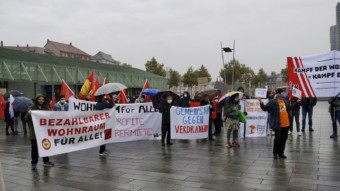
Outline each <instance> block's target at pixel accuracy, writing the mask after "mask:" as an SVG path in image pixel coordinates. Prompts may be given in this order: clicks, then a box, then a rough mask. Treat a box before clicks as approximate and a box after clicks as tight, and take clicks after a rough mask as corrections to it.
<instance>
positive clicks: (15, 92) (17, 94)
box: [3, 90, 24, 99]
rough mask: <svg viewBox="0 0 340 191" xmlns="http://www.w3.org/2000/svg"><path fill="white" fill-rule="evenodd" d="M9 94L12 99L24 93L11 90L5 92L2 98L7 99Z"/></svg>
mask: <svg viewBox="0 0 340 191" xmlns="http://www.w3.org/2000/svg"><path fill="white" fill-rule="evenodd" d="M10 94H12V96H13V97H18V96H22V95H24V93H22V92H21V91H18V90H11V91H8V92H6V93H5V94H4V95H3V96H4V98H5V99H8V98H9V95H10Z"/></svg>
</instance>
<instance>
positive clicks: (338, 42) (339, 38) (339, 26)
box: [329, 3, 340, 51]
mask: <svg viewBox="0 0 340 191" xmlns="http://www.w3.org/2000/svg"><path fill="white" fill-rule="evenodd" d="M329 33H330V34H329V36H330V45H331V50H339V51H340V3H338V4H337V5H336V25H333V26H331V27H330V29H329Z"/></svg>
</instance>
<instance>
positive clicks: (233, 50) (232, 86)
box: [221, 40, 235, 90]
mask: <svg viewBox="0 0 340 191" xmlns="http://www.w3.org/2000/svg"><path fill="white" fill-rule="evenodd" d="M221 47H222V42H221ZM222 49H223V51H224V52H233V71H232V76H231V89H232V90H234V73H235V40H234V43H233V48H232V49H231V48H229V47H226V48H222ZM222 56H223V53H222Z"/></svg>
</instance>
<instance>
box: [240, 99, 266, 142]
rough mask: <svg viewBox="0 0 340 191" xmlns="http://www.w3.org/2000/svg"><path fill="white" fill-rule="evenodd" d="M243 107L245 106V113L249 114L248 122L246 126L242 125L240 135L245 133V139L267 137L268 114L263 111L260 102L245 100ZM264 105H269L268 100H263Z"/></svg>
mask: <svg viewBox="0 0 340 191" xmlns="http://www.w3.org/2000/svg"><path fill="white" fill-rule="evenodd" d="M243 101H244V102H243V103H242V104H241V105H244V106H245V111H246V112H247V122H246V124H243V123H241V124H240V134H241V135H243V133H244V125H246V128H245V134H244V135H245V137H265V136H267V120H268V113H267V112H265V111H263V110H262V109H261V107H260V102H259V101H258V100H256V99H247V100H243ZM262 101H263V103H264V104H267V103H268V100H267V99H265V100H262Z"/></svg>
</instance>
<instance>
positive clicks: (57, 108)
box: [53, 101, 68, 111]
mask: <svg viewBox="0 0 340 191" xmlns="http://www.w3.org/2000/svg"><path fill="white" fill-rule="evenodd" d="M62 107H64V110H62ZM53 111H68V104H67V103H64V104H61V103H60V101H58V102H57V103H56V104H55V105H54V107H53Z"/></svg>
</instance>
